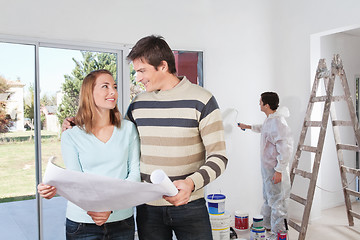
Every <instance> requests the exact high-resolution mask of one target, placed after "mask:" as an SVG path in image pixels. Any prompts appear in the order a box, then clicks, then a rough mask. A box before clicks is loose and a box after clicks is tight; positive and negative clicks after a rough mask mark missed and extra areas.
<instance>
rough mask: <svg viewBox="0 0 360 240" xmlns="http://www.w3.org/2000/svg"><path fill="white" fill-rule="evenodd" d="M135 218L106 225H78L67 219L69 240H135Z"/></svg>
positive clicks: (67, 237) (67, 236)
mask: <svg viewBox="0 0 360 240" xmlns="http://www.w3.org/2000/svg"><path fill="white" fill-rule="evenodd" d="M134 234H135V222H134V217H133V216H131V217H130V218H127V219H124V220H122V221H117V222H110V223H105V224H103V225H101V226H98V225H96V224H95V223H78V222H73V221H71V220H69V219H66V239H67V240H105V239H106V240H134Z"/></svg>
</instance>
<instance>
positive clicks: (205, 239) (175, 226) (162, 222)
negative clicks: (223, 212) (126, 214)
mask: <svg viewBox="0 0 360 240" xmlns="http://www.w3.org/2000/svg"><path fill="white" fill-rule="evenodd" d="M136 214H137V215H136V222H137V228H138V234H139V239H140V240H171V239H172V231H174V232H175V235H176V238H177V239H178V240H212V239H213V238H212V233H211V225H210V220H209V213H208V211H207V208H206V205H205V199H203V198H201V199H198V200H195V201H192V202H189V203H188V204H186V205H182V206H178V207H175V206H150V205H146V204H143V205H140V206H138V207H137V209H136Z"/></svg>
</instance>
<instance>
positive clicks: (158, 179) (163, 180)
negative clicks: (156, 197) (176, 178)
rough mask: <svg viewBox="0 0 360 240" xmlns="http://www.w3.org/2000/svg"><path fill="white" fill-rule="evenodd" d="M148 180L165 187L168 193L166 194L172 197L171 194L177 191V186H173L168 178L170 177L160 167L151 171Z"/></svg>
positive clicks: (173, 194)
mask: <svg viewBox="0 0 360 240" xmlns="http://www.w3.org/2000/svg"><path fill="white" fill-rule="evenodd" d="M150 180H151V182H152V183H154V184H159V185H161V186H163V187H164V189H166V191H167V192H168V194H166V195H167V196H170V197H172V196H175V195H176V194H177V193H178V192H179V191H178V190H177V188H176V187H175V185H174V184H173V183H172V181H171V180H170V178H169V177H168V176H167V175H166V173H165V172H164V171H163V170H161V169H157V170H155V171H153V172H152V173H151V175H150Z"/></svg>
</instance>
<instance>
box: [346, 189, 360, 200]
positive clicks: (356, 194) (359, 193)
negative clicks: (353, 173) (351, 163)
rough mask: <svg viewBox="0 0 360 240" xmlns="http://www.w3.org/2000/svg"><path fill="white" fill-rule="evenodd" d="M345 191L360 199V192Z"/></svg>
mask: <svg viewBox="0 0 360 240" xmlns="http://www.w3.org/2000/svg"><path fill="white" fill-rule="evenodd" d="M345 191H346V192H347V193H348V194H349V195H352V196H355V197H358V198H360V192H356V191H354V190H351V189H350V188H345Z"/></svg>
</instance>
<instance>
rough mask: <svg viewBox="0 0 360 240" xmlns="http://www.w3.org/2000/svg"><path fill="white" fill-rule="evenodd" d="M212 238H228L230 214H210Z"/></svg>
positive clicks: (227, 239) (214, 239) (228, 239)
mask: <svg viewBox="0 0 360 240" xmlns="http://www.w3.org/2000/svg"><path fill="white" fill-rule="evenodd" d="M210 224H211V230H212V236H213V240H230V214H227V213H225V214H221V215H211V214H210Z"/></svg>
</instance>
